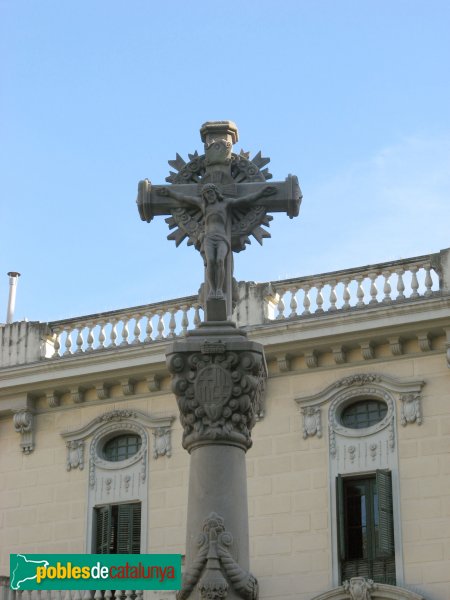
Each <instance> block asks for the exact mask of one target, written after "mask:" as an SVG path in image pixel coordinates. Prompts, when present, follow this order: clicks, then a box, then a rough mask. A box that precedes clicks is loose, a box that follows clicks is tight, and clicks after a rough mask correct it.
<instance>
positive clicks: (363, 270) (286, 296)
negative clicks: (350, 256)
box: [272, 255, 441, 319]
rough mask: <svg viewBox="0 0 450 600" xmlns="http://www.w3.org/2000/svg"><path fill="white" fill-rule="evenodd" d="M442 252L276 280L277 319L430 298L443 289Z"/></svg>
mask: <svg viewBox="0 0 450 600" xmlns="http://www.w3.org/2000/svg"><path fill="white" fill-rule="evenodd" d="M438 256H439V255H431V256H430V255H429V256H419V257H415V258H409V259H406V260H398V261H394V262H389V263H380V264H376V265H369V266H366V267H360V268H357V269H346V270H343V271H335V272H331V273H323V274H320V275H314V276H312V277H300V278H295V279H286V280H284V281H277V282H274V283H272V286H273V289H274V291H275V293H276V296H275V300H274V304H275V315H274V318H275V319H286V318H288V319H289V318H294V317H307V316H310V315H320V314H323V313H332V312H335V311H343V310H349V309H352V308H356V309H362V308H368V307H372V306H383V305H390V304H393V303H399V302H405V301H407V300H417V299H420V298H430V297H432V296H434V295H436V294H438V293H440V290H441V288H440V277H439V274H438V272H437V270H436V269H437V266H438V261H437V257H438Z"/></svg>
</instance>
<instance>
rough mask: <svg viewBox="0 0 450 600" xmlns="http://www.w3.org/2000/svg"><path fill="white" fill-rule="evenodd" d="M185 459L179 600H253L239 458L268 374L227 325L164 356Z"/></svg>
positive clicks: (202, 331) (211, 327)
mask: <svg viewBox="0 0 450 600" xmlns="http://www.w3.org/2000/svg"><path fill="white" fill-rule="evenodd" d="M167 365H168V368H169V371H170V372H171V373H172V375H173V380H172V388H173V391H174V393H175V395H176V397H177V402H178V407H179V409H180V419H181V423H182V425H183V429H184V433H183V447H184V448H185V449H186V450H187V451H188V452H189V453H190V454H191V464H190V479H189V501H188V516H187V543H186V568H185V572H184V576H183V587H182V589H181V591H180V592H179V593H178V599H179V600H185V599H192V600H194V598H195V599H205V600H206V599H208V600H214V599H223V598H227V599H230V600H234V599H238V598H244V599H247V600H255V599H256V598H257V597H258V585H257V582H256V579H255V578H254V577H253V575H251V574H250V573H249V571H248V569H249V542H248V511H247V476H246V468H245V453H246V451H247V449H248V448H249V447H250V446H251V430H252V428H253V426H254V424H255V420H256V417H255V415H256V414H257V413H258V411H259V407H260V403H261V402H262V397H263V394H264V389H265V381H266V377H267V372H266V364H265V360H264V352H263V348H262V346H261V345H260V344H256V343H254V342H250V341H248V340H247V338H246V334H245V333H244V332H243V331H241V330H239V329H236V327H235V325H234V324H233V323H230V322H226V321H221V322H219V321H217V322H207V323H204V324H202V325H201V326H200V327H199V329H198V330H196V331H192V332H189V333H188V335H187V337H186V338H185V339H184V340H179V341H176V342H174V343H173V344H172V346H171V347H170V348H169V350H168V353H167Z"/></svg>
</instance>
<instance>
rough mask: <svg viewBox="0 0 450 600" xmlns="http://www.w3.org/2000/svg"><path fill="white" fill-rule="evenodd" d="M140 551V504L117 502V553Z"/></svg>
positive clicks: (135, 552)
mask: <svg viewBox="0 0 450 600" xmlns="http://www.w3.org/2000/svg"><path fill="white" fill-rule="evenodd" d="M140 551H141V504H140V503H137V504H119V506H118V513H117V554H139V553H140Z"/></svg>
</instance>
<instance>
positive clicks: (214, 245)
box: [202, 233, 231, 254]
mask: <svg viewBox="0 0 450 600" xmlns="http://www.w3.org/2000/svg"><path fill="white" fill-rule="evenodd" d="M222 244H225V245H226V247H227V254H228V253H229V252H230V250H231V244H230V240H229V239H228V238H227V236H226V235H224V234H222V233H207V234H206V235H205V236H204V238H203V240H202V250H203V252H204V253H205V254H209V253H210V252H215V251H216V250H217V249H218V248H219V247H220V246H221V245H222Z"/></svg>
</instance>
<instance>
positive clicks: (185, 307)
mask: <svg viewBox="0 0 450 600" xmlns="http://www.w3.org/2000/svg"><path fill="white" fill-rule="evenodd" d="M181 310H182V311H183V316H182V317H181V333H180V335H181V336H182V337H184V336H185V335H186V334H187V330H188V327H189V317H188V310H189V306H188V305H187V304H184V305H183V306H182V307H181Z"/></svg>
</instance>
